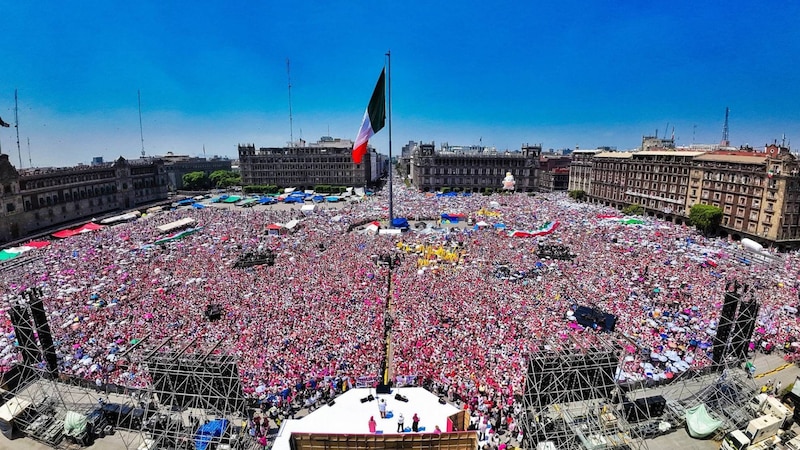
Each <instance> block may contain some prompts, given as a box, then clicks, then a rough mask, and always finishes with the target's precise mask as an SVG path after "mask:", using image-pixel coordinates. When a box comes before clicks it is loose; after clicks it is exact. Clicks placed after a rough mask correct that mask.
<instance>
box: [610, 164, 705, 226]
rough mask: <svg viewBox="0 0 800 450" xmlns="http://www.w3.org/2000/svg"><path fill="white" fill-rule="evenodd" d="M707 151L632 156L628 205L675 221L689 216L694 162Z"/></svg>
mask: <svg viewBox="0 0 800 450" xmlns="http://www.w3.org/2000/svg"><path fill="white" fill-rule="evenodd" d="M702 154H703V152H692V151H682V150H665V149H659V150H655V149H654V150H646V151H641V152H635V153H631V158H630V159H629V160H628V170H629V172H630V173H629V176H628V177H627V186H626V189H625V203H628V204H637V205H640V206H642V207H643V208H644V210H645V212H647V213H651V214H652V215H655V216H657V217H661V218H666V219H667V220H672V219H673V217H675V216H679V217H688V216H689V212H688V211H687V210H686V208H685V205H686V189H687V186H688V184H689V171H690V170H691V168H692V159H693V158H695V157H697V156H700V155H702Z"/></svg>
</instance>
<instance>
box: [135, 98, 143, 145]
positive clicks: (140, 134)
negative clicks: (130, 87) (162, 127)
mask: <svg viewBox="0 0 800 450" xmlns="http://www.w3.org/2000/svg"><path fill="white" fill-rule="evenodd" d="M136 97H137V98H138V99H139V137H140V138H141V139H142V158H144V132H143V131H142V92H141V91H140V90H139V89H137V90H136Z"/></svg>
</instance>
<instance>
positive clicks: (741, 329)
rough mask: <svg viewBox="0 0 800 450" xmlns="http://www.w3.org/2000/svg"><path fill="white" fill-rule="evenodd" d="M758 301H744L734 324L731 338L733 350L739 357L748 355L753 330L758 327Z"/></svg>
mask: <svg viewBox="0 0 800 450" xmlns="http://www.w3.org/2000/svg"><path fill="white" fill-rule="evenodd" d="M758 310H759V307H758V303H756V302H755V301H750V302H746V303H745V302H742V303H741V304H740V306H739V315H738V317H737V319H736V323H734V326H733V337H732V338H731V351H732V353H733V355H734V356H735V357H736V358H738V359H745V358H746V357H747V349H748V346H749V345H750V339H751V338H752V337H753V331H755V329H756V320H757V319H758Z"/></svg>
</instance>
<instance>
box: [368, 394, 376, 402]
mask: <svg viewBox="0 0 800 450" xmlns="http://www.w3.org/2000/svg"><path fill="white" fill-rule="evenodd" d="M373 400H375V397H373V396H372V394H369V395H368V396H367V401H368V402H371V401H373Z"/></svg>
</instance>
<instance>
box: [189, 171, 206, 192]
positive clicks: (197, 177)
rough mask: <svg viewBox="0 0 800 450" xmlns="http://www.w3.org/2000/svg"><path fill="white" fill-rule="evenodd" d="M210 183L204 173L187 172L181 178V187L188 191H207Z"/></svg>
mask: <svg viewBox="0 0 800 450" xmlns="http://www.w3.org/2000/svg"><path fill="white" fill-rule="evenodd" d="M210 185H211V181H210V180H209V179H208V177H207V176H206V173H205V172H200V171H198V172H189V173H187V174H185V175H184V176H183V187H184V188H185V189H188V190H190V191H199V190H203V189H208V188H209V186H210Z"/></svg>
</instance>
